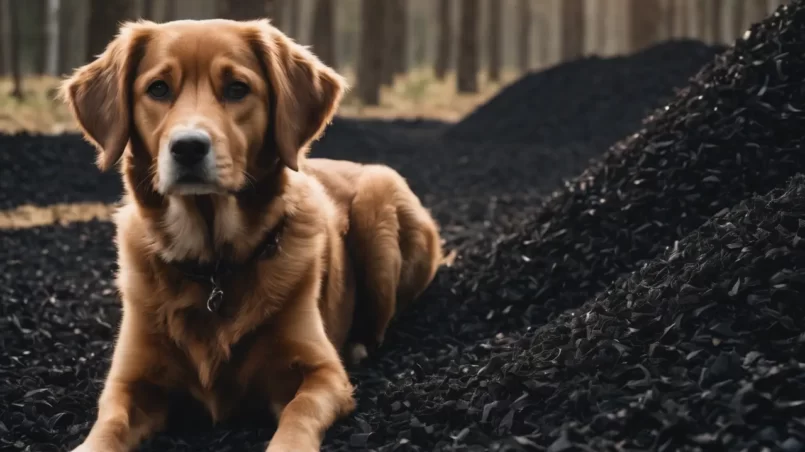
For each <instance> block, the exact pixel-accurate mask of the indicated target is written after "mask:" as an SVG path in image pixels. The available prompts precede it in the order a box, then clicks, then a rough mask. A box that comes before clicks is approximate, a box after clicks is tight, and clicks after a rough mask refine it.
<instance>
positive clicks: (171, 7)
mask: <svg viewBox="0 0 805 452" xmlns="http://www.w3.org/2000/svg"><path fill="white" fill-rule="evenodd" d="M178 1H179V0H165V12H164V15H165V22H170V21H172V20H176V19H178V18H179V12H178V7H179V5H178Z"/></svg>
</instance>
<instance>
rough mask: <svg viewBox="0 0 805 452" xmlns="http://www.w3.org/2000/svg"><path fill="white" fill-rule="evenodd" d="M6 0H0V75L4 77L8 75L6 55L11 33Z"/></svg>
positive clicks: (7, 54)
mask: <svg viewBox="0 0 805 452" xmlns="http://www.w3.org/2000/svg"><path fill="white" fill-rule="evenodd" d="M7 1H8V0H0V2H2V3H0V76H2V77H5V76H7V75H8V67H9V64H8V60H9V58H8V56H9V41H10V38H11V33H10V32H9V20H8V11H7V8H6V2H7Z"/></svg>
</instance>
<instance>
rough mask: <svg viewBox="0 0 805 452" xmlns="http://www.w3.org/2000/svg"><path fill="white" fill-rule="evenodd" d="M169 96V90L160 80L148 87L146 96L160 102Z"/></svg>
mask: <svg viewBox="0 0 805 452" xmlns="http://www.w3.org/2000/svg"><path fill="white" fill-rule="evenodd" d="M169 94H170V88H169V87H168V84H167V83H165V82H163V81H162V80H157V81H156V82H154V83H152V84H150V85H149V86H148V95H149V96H151V97H153V98H154V99H158V100H162V99H165V98H166V97H168V95H169Z"/></svg>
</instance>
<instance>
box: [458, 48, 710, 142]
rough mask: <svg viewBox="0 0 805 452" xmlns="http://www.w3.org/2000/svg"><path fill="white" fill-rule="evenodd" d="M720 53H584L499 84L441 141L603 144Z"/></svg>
mask: <svg viewBox="0 0 805 452" xmlns="http://www.w3.org/2000/svg"><path fill="white" fill-rule="evenodd" d="M723 50H724V49H723V48H722V47H712V46H708V45H706V44H704V43H702V42H699V41H689V40H678V41H677V40H675V41H668V42H664V43H661V44H658V45H655V46H652V47H650V48H648V49H646V50H643V51H641V52H638V53H636V54H633V55H628V56H619V57H612V58H601V57H598V56H590V57H585V58H582V59H579V60H576V61H572V62H569V63H565V64H561V65H558V66H555V67H552V68H550V69H548V70H545V71H541V72H535V73H532V74H529V75H526V76H525V77H522V78H520V79H519V80H517V81H516V82H514V83H512V84H511V85H509V86H507V87H505V88H504V89H503V90H501V92H500V93H499V94H498V95H497V96H495V97H494V98H493V99H492V100H490V101H489V102H488V103H487V104H485V105H482V106H481V107H479V108H478V109H477V110H475V111H474V112H472V113H471V114H469V115H467V117H466V118H464V119H463V120H461V121H460V122H458V123H457V124H455V125H453V126H451V127H450V128H449V129H447V131H446V132H445V136H446V137H448V138H450V139H457V140H462V141H470V142H473V141H488V142H494V143H529V144H538V145H542V146H548V147H553V146H564V145H567V144H569V143H574V142H578V141H584V142H587V143H588V144H589V145H590V146H595V147H598V148H602V147H606V146H609V145H610V144H612V143H613V142H615V141H616V140H619V139H621V138H622V137H624V136H626V135H627V134H629V133H632V132H634V131H635V130H636V129H638V128H639V126H640V123H641V120H642V119H643V118H644V117H645V116H646V115H647V114H649V113H651V111H652V110H654V109H655V108H658V107H661V106H662V105H663V104H664V103H665V102H666V101H667V100H669V99H670V98H672V97H673V95H674V90H675V89H676V88H680V87H683V86H685V85H687V83H688V79H689V78H690V77H691V76H693V75H694V74H695V73H696V72H697V71H698V70H699V69H700V68H701V67H702V66H703V65H705V64H707V63H710V62H711V61H712V60H713V57H714V56H715V55H716V54H718V53H720V52H721V51H723ZM614 118H617V121H613V119H614ZM571 124H572V127H568V125H571ZM602 124H610V125H611V126H610V127H606V128H603V127H601V126H602Z"/></svg>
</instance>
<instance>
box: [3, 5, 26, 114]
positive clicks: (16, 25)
mask: <svg viewBox="0 0 805 452" xmlns="http://www.w3.org/2000/svg"><path fill="white" fill-rule="evenodd" d="M3 6H4V11H3V12H4V13H5V14H4V15H5V16H7V17H8V18H9V23H10V25H11V27H10V31H11V59H10V62H11V73H12V74H13V77H14V88H13V90H12V91H11V96H13V97H14V98H16V99H17V100H22V99H23V98H24V97H25V96H24V94H23V90H22V70H21V68H20V45H21V44H22V43H21V41H22V40H21V39H20V38H21V37H20V8H19V3H18V2H17V0H3Z"/></svg>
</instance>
